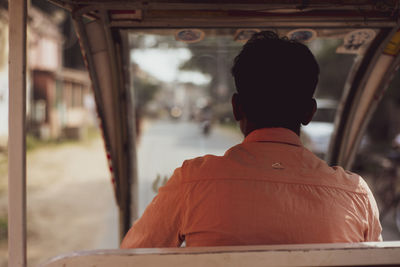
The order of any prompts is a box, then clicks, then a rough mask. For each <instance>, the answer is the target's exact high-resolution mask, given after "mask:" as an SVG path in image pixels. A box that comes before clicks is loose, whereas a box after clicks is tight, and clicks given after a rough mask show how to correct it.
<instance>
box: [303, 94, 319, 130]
mask: <svg viewBox="0 0 400 267" xmlns="http://www.w3.org/2000/svg"><path fill="white" fill-rule="evenodd" d="M316 111H317V101H315V99H314V98H312V99H311V101H310V103H309V105H308V107H307V110H306V112H305V113H304V116H303V119H302V120H301V124H303V125H307V124H309V123H310V121H311V120H312V118H313V117H314V114H315V112H316Z"/></svg>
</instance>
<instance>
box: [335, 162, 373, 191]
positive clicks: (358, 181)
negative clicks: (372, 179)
mask: <svg viewBox="0 0 400 267" xmlns="http://www.w3.org/2000/svg"><path fill="white" fill-rule="evenodd" d="M331 169H332V170H333V171H334V173H335V178H336V181H335V182H336V183H337V184H338V185H340V186H342V187H343V189H345V190H348V191H352V192H354V193H359V194H369V193H370V192H371V190H370V189H369V186H368V184H367V183H366V182H365V180H364V179H363V178H362V177H361V176H360V175H359V174H357V173H354V172H351V171H348V170H345V169H343V168H342V167H341V166H333V167H331Z"/></svg>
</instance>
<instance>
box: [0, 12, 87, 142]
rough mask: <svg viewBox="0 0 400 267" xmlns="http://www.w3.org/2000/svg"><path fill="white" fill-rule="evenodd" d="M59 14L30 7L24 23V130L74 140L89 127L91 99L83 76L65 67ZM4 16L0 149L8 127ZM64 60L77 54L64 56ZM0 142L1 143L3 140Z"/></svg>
mask: <svg viewBox="0 0 400 267" xmlns="http://www.w3.org/2000/svg"><path fill="white" fill-rule="evenodd" d="M65 20H66V19H65V18H62V17H61V19H60V16H58V17H56V16H54V15H53V14H52V13H45V12H43V11H41V10H40V9H38V8H36V7H35V6H31V7H30V9H29V19H28V44H27V46H28V48H27V49H28V51H27V60H28V73H27V76H28V81H27V118H28V131H29V132H30V133H32V134H34V135H36V136H37V137H39V138H43V139H57V138H60V137H69V138H80V137H82V135H83V134H84V132H85V129H86V128H87V127H89V126H93V125H94V124H95V119H94V118H95V116H94V112H95V110H94V101H93V95H92V92H91V90H90V80H89V76H88V74H87V72H86V71H85V70H82V69H73V68H65V67H64V64H63V58H65V56H66V55H65V53H64V52H65V50H64V47H63V46H64V44H65V43H66V38H65V37H64V35H63V33H62V28H63V25H62V21H65ZM7 44H8V13H7V10H6V9H5V8H3V9H0V146H1V142H2V140H4V139H6V137H7V133H8V132H7V128H8V123H7V121H8V64H7V62H8V60H7V58H8V45H7ZM67 56H69V57H80V55H79V54H78V55H76V53H75V54H69V55H67ZM3 143H4V141H3Z"/></svg>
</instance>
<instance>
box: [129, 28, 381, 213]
mask: <svg viewBox="0 0 400 267" xmlns="http://www.w3.org/2000/svg"><path fill="white" fill-rule="evenodd" d="M259 30H262V29H257V30H238V29H195V30H193V29H192V30H187V29H183V30H182V29H165V30H135V31H130V33H129V46H130V49H131V53H130V56H131V68H130V69H131V75H132V81H133V83H132V90H133V94H134V95H135V98H136V104H135V105H136V107H135V109H136V130H137V145H138V175H139V215H140V214H141V213H142V212H143V211H144V208H145V207H146V206H147V204H148V203H149V202H150V201H151V199H152V198H153V197H154V196H155V194H156V192H157V189H158V188H159V187H160V186H161V185H162V184H163V183H165V181H166V179H168V178H169V177H170V176H171V175H172V173H173V171H174V169H175V168H177V167H179V166H181V165H182V162H183V161H184V160H186V159H190V158H193V157H198V156H202V155H205V154H215V155H223V154H224V152H225V151H226V150H227V149H228V148H229V147H231V146H233V145H235V144H237V143H240V142H241V141H242V140H243V136H242V134H241V133H240V130H239V128H238V126H237V124H236V122H235V120H234V118H233V114H232V111H231V103H230V101H231V96H232V94H233V93H234V92H235V86H234V82H233V79H232V76H231V74H230V68H231V67H232V63H233V59H234V57H235V56H236V55H237V54H238V53H239V51H240V49H241V47H242V46H243V44H244V43H245V41H246V40H247V39H248V38H249V36H251V34H252V33H254V32H255V31H259ZM274 31H277V33H278V34H279V35H280V36H282V35H286V36H289V38H297V39H300V40H303V41H305V43H306V45H307V46H308V47H309V48H310V49H311V51H312V52H313V54H314V55H315V57H316V59H317V61H318V63H319V65H320V69H321V70H320V78H319V84H318V87H317V90H316V93H315V97H316V99H317V104H318V110H317V112H316V115H315V118H314V120H313V122H311V123H310V124H309V125H308V126H305V127H303V128H302V133H301V139H302V141H303V143H304V144H305V146H306V147H308V148H309V149H310V150H312V151H313V152H314V153H316V154H317V155H318V156H320V157H324V155H325V153H326V152H327V149H328V146H329V141H330V137H331V134H332V132H333V129H334V119H335V115H336V111H337V106H338V103H339V101H340V99H341V97H342V94H343V88H344V85H345V82H346V78H347V76H348V74H349V72H350V71H351V68H352V66H353V63H354V61H355V59H356V58H360V57H362V55H363V52H364V51H365V49H366V47H367V46H368V44H369V43H370V41H371V40H372V39H373V37H374V36H375V33H376V32H375V31H374V30H369V32H368V33H369V34H370V36H369V37H368V38H370V40H368V41H365V40H364V41H362V40H359V39H357V38H355V36H358V37H359V35H360V34H361V33H360V32H359V31H360V30H352V29H329V30H328V29H324V30H317V31H316V30H301V31H296V30H293V29H285V30H274ZM360 38H361V37H360ZM364 39H367V38H366V37H365V38H364Z"/></svg>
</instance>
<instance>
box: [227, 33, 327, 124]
mask: <svg viewBox="0 0 400 267" xmlns="http://www.w3.org/2000/svg"><path fill="white" fill-rule="evenodd" d="M232 75H233V76H234V79H235V85H236V90H237V92H238V94H239V99H240V102H241V104H242V107H243V109H244V112H245V114H246V116H247V119H248V120H250V121H252V122H253V123H255V124H256V125H257V126H258V127H259V128H261V127H285V128H293V127H299V126H300V122H301V116H302V115H303V114H304V111H305V110H304V109H305V108H306V107H307V106H309V103H310V101H311V99H312V97H313V94H314V92H315V88H316V85H317V82H318V75H319V67H318V63H317V61H316V60H315V58H314V56H313V54H312V53H311V51H310V50H309V49H308V47H307V46H305V45H304V44H301V43H299V42H297V41H292V40H289V39H288V38H286V37H283V38H279V36H278V35H277V34H276V33H274V32H271V31H262V32H259V33H256V34H254V35H253V36H252V37H251V39H250V40H249V41H248V42H247V43H246V44H245V45H244V46H243V48H242V50H241V52H240V53H239V55H237V56H236V58H235V60H234V65H233V67H232Z"/></svg>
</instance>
